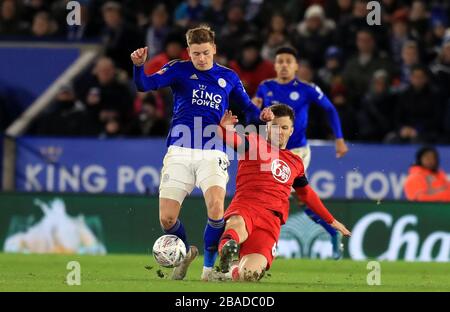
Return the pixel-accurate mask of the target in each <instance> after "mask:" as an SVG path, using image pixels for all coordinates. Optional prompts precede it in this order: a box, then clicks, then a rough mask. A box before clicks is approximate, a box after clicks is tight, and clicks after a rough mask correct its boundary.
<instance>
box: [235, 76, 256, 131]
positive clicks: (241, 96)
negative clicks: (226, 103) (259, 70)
mask: <svg viewBox="0 0 450 312" xmlns="http://www.w3.org/2000/svg"><path fill="white" fill-rule="evenodd" d="M232 79H233V85H234V87H233V90H232V91H231V93H230V97H231V99H232V100H234V101H236V102H238V103H239V104H240V106H241V109H242V112H243V113H244V114H245V119H246V122H247V123H257V124H258V123H260V120H259V115H260V113H261V111H260V110H259V108H258V107H256V105H255V104H253V102H252V100H251V99H250V97H249V96H248V94H247V92H246V91H245V89H244V86H243V85H242V81H241V80H240V79H239V78H238V76H237V75H236V74H234V75H233V78H232Z"/></svg>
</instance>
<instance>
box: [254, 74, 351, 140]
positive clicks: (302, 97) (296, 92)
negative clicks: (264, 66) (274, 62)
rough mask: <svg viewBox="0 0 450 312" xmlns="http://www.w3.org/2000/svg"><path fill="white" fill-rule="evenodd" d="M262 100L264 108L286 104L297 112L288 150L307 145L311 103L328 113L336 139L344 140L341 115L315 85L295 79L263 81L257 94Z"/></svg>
mask: <svg viewBox="0 0 450 312" xmlns="http://www.w3.org/2000/svg"><path fill="white" fill-rule="evenodd" d="M256 97H258V98H261V99H262V101H263V102H262V103H263V104H262V108H264V107H268V106H270V105H273V104H286V105H289V106H290V107H292V109H293V110H294V112H295V122H294V133H293V134H292V136H291V138H290V139H289V142H288V144H287V148H288V149H293V148H297V147H302V146H305V145H306V144H307V139H306V128H307V126H308V110H309V106H310V105H311V103H315V104H317V105H319V106H321V107H322V108H323V109H325V111H326V112H327V116H328V120H329V122H330V124H331V127H332V129H333V131H334V134H335V136H336V138H342V130H341V123H340V121H339V115H338V113H337V111H336V109H335V108H334V106H333V104H332V103H331V102H330V100H329V99H328V98H327V97H326V95H325V94H323V92H322V90H321V89H320V88H319V87H318V86H316V85H314V84H308V83H304V82H301V81H300V80H298V79H293V80H292V81H290V82H289V83H286V84H281V83H279V82H277V81H276V80H275V79H269V80H265V81H263V82H262V83H261V84H260V85H259V87H258V90H257V92H256Z"/></svg>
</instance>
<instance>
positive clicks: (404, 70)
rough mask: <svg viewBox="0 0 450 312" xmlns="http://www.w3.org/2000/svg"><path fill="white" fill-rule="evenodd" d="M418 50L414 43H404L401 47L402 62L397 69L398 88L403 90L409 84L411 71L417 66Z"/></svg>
mask: <svg viewBox="0 0 450 312" xmlns="http://www.w3.org/2000/svg"><path fill="white" fill-rule="evenodd" d="M419 63H420V62H419V49H418V47H417V43H416V42H415V41H406V42H405V43H404V44H403V47H402V60H401V64H400V68H399V88H400V89H404V88H406V87H407V86H408V84H409V77H410V76H411V69H412V68H413V67H414V66H415V65H417V64H419Z"/></svg>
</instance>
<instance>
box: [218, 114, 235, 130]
mask: <svg viewBox="0 0 450 312" xmlns="http://www.w3.org/2000/svg"><path fill="white" fill-rule="evenodd" d="M238 121H239V120H238V117H237V116H236V115H233V112H232V111H230V110H226V111H225V114H224V115H223V117H222V119H221V120H220V125H221V126H222V127H223V128H226V127H227V126H229V127H230V126H231V127H232V126H234V125H235V124H237V123H238Z"/></svg>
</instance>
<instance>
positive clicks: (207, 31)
mask: <svg viewBox="0 0 450 312" xmlns="http://www.w3.org/2000/svg"><path fill="white" fill-rule="evenodd" d="M214 39H215V33H214V31H212V30H211V27H209V26H208V25H205V24H203V25H200V26H198V27H196V28H191V29H189V30H188V31H187V32H186V42H187V44H188V46H189V45H191V44H202V43H212V44H214Z"/></svg>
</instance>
